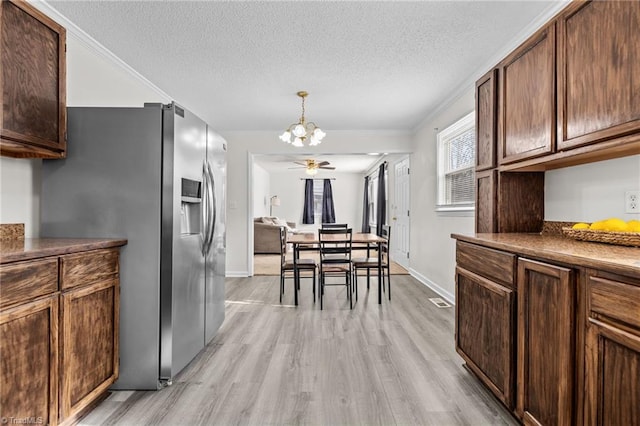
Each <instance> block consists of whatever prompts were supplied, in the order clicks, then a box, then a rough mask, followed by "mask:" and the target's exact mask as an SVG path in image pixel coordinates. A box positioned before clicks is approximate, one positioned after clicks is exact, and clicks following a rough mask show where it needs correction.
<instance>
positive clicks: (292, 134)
mask: <svg viewBox="0 0 640 426" xmlns="http://www.w3.org/2000/svg"><path fill="white" fill-rule="evenodd" d="M297 95H298V96H299V97H301V98H302V116H301V117H300V121H298V122H297V123H293V124H292V125H291V126H289V128H288V129H287V130H285V131H284V133H283V134H281V135H280V140H281V141H283V142H286V143H290V144H292V145H293V146H296V147H302V146H304V141H305V140H306V139H307V138H309V146H314V145H318V144H319V143H320V142H322V139H323V138H324V137H325V136H326V133H325V132H323V131H322V130H321V129H320V127H318V126H316V124H315V123H313V122H311V121H309V122H306V121H305V119H304V99H305V98H306V97H307V95H308V93H307V92H305V91H304V90H302V91H300V92H298V93H297Z"/></svg>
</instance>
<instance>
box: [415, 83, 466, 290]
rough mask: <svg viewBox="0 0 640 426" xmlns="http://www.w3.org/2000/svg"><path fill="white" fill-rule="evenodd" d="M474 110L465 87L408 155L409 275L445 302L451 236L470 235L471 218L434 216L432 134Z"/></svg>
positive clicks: (449, 283)
mask: <svg viewBox="0 0 640 426" xmlns="http://www.w3.org/2000/svg"><path fill="white" fill-rule="evenodd" d="M473 109H474V90H473V88H469V89H468V90H467V91H466V92H464V94H463V95H462V96H461V97H459V98H458V99H457V100H456V101H455V102H453V103H452V104H450V105H449V106H448V107H447V108H446V109H445V110H444V111H442V112H441V113H439V114H437V116H435V117H433V118H431V119H428V120H427V121H426V122H425V123H424V124H423V125H422V126H421V128H420V129H419V130H418V131H417V132H416V134H415V136H414V139H413V154H412V155H411V174H410V176H411V216H410V217H411V240H410V251H409V253H410V256H411V257H410V259H409V264H410V272H411V274H412V275H414V276H415V277H416V278H418V279H419V280H420V281H422V282H423V283H425V284H427V285H429V286H430V287H432V288H433V289H434V290H436V291H437V292H438V293H440V294H441V295H442V296H443V297H445V298H446V299H447V300H449V301H453V299H454V294H455V286H454V275H453V273H454V270H455V263H456V257H455V241H454V240H453V239H451V234H452V233H462V234H470V233H473V232H474V220H473V216H472V215H469V214H467V215H464V216H444V215H442V214H439V213H436V211H435V206H436V198H437V196H436V186H437V185H436V174H437V171H436V170H437V169H436V158H437V156H436V131H435V130H434V128H438V129H440V130H443V129H444V128H446V127H447V126H449V125H451V124H453V123H455V122H456V121H458V120H459V119H460V118H462V117H463V116H464V115H466V114H468V113H469V112H471V111H473Z"/></svg>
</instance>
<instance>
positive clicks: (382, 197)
mask: <svg viewBox="0 0 640 426" xmlns="http://www.w3.org/2000/svg"><path fill="white" fill-rule="evenodd" d="M384 168H385V163H382V164H380V169H378V200H377V203H376V204H377V205H376V209H377V215H376V233H377V234H378V235H382V227H383V226H384V225H385V223H386V220H387V218H386V213H387V202H386V198H387V197H386V193H385V190H384V186H385V185H384Z"/></svg>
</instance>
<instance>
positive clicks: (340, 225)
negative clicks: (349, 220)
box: [322, 223, 349, 229]
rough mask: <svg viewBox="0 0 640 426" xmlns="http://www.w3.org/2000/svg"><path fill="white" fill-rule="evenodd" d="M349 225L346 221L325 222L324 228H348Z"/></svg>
mask: <svg viewBox="0 0 640 426" xmlns="http://www.w3.org/2000/svg"><path fill="white" fill-rule="evenodd" d="M347 228H349V225H348V224H346V223H323V224H322V229H347Z"/></svg>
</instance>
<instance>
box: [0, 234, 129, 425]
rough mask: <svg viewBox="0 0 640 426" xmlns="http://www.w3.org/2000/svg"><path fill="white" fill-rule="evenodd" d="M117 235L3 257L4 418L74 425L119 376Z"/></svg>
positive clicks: (0, 368) (0, 373) (0, 341)
mask: <svg viewBox="0 0 640 426" xmlns="http://www.w3.org/2000/svg"><path fill="white" fill-rule="evenodd" d="M74 241H75V240H74ZM98 241H99V240H98ZM115 241H116V242H115V243H109V241H107V242H105V244H109V245H108V246H107V247H108V248H101V249H95V246H94V245H92V244H91V243H87V244H88V245H89V246H90V248H89V249H87V250H84V251H78V252H72V253H68V254H67V253H64V251H66V250H68V249H67V246H66V245H64V243H62V244H61V247H60V250H61V251H63V253H62V254H60V255H55V254H54V255H51V253H50V252H46V251H45V255H46V256H45V257H43V258H38V257H37V256H33V257H34V258H33V259H29V260H26V261H20V260H18V261H6V262H4V263H0V420H1V422H2V423H7V424H48V425H69V424H74V423H76V422H77V421H78V419H79V418H80V417H81V416H82V415H84V414H85V413H86V412H87V411H88V410H89V409H91V406H92V405H93V404H95V403H96V401H98V400H99V398H100V397H101V396H102V395H104V394H105V392H106V391H107V389H108V387H109V386H110V385H111V384H113V383H114V382H115V381H116V379H117V378H118V372H119V356H118V354H119V345H118V336H119V306H120V305H119V303H120V291H119V290H120V281H119V248H118V247H119V246H121V245H122V244H123V243H124V242H125V241H124V240H115ZM33 244H34V245H37V242H36V243H33ZM46 244H48V245H52V244H53V243H52V240H48V241H47V243H46ZM96 244H101V243H100V242H98V243H96ZM113 244H118V246H113ZM21 246H24V244H21ZM76 250H77V249H76ZM0 260H4V259H1V258H0ZM59 265H60V267H59Z"/></svg>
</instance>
